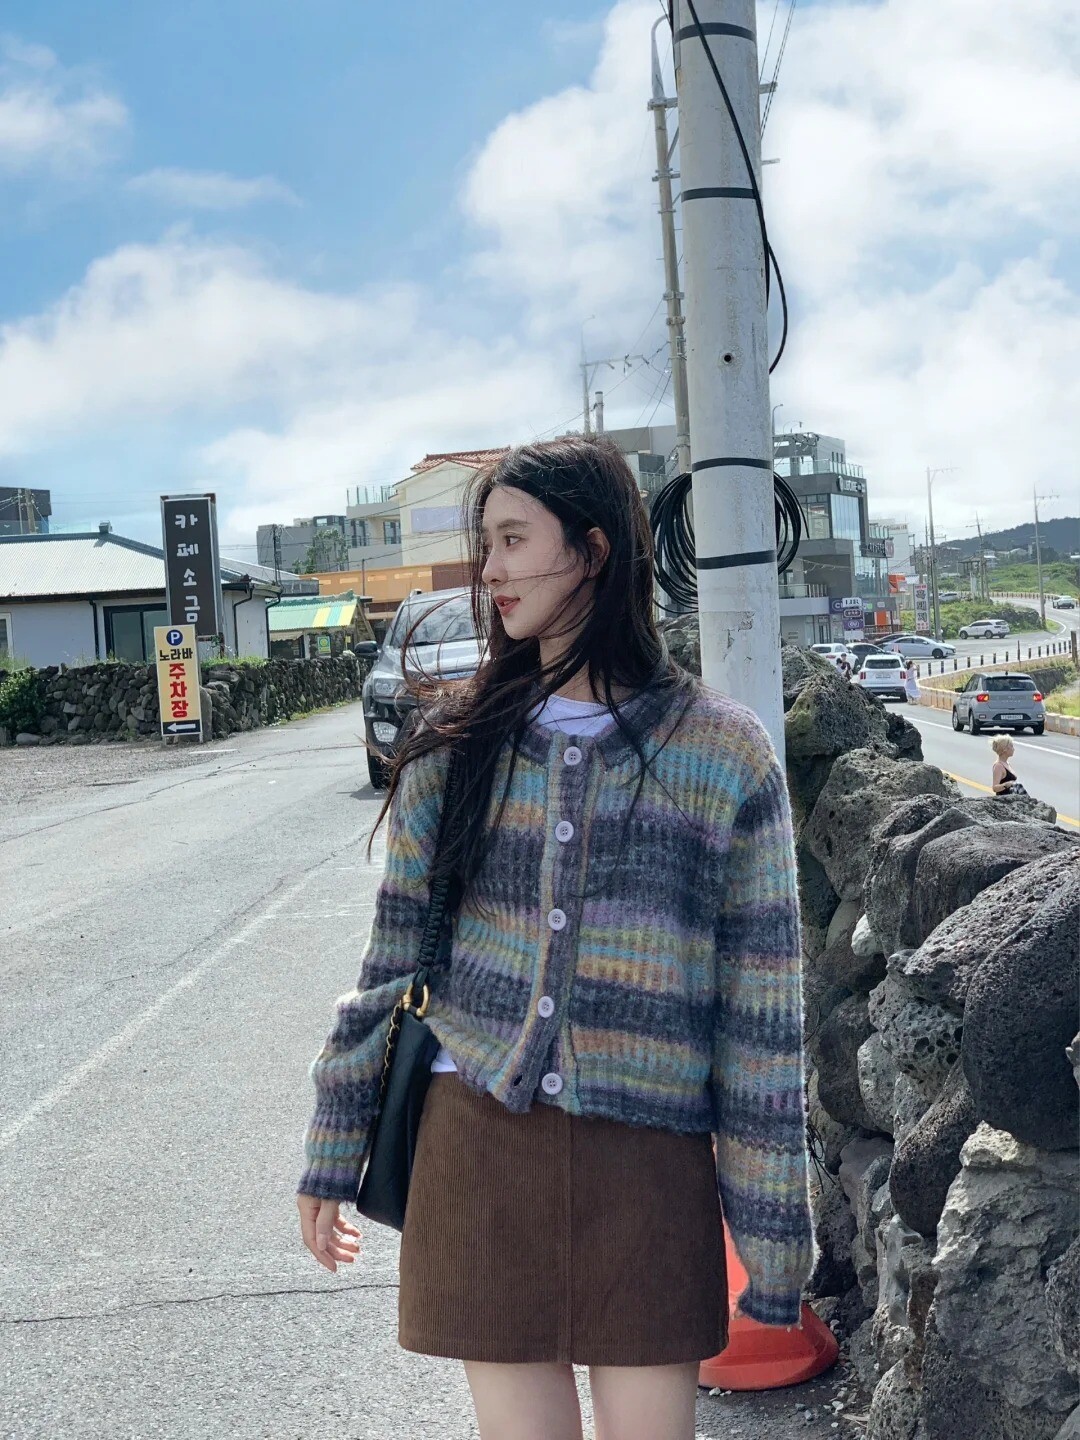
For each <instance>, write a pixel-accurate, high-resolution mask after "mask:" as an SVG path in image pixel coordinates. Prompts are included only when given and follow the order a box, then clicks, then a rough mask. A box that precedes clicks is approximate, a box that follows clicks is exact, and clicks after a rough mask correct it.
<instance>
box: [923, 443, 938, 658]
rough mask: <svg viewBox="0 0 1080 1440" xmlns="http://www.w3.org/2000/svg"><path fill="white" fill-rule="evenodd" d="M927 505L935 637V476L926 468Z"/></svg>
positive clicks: (935, 633)
mask: <svg viewBox="0 0 1080 1440" xmlns="http://www.w3.org/2000/svg"><path fill="white" fill-rule="evenodd" d="M926 503H927V506H928V508H929V513H930V600H931V604H932V606H933V615H934V637H935V639H936V638H937V637H938V636H939V635H940V634H941V607H940V605H939V604H938V583H937V550H936V548H935V545H934V476H933V472H932V471H931V469H930V467H929V465H928V466H927V467H926Z"/></svg>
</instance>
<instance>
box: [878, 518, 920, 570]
mask: <svg viewBox="0 0 1080 1440" xmlns="http://www.w3.org/2000/svg"><path fill="white" fill-rule="evenodd" d="M873 523H874V525H875V526H876V527H877V528H878V529H879V530H880V531H881V533H882V534H883V535H887V536H888V537H889V538H890V539H891V540H892V542H893V553H892V555H891V556H890V557H889V574H890V575H909V576H910V575H914V574H915V537H914V536H913V535H912V533H911V529H910V527H909V526H908V523H907V521H906V520H894V519H892V518H891V517H889V518H887V519H884V520H875V521H874V522H873Z"/></svg>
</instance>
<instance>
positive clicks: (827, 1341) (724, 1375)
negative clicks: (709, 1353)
mask: <svg viewBox="0 0 1080 1440" xmlns="http://www.w3.org/2000/svg"><path fill="white" fill-rule="evenodd" d="M724 1247H725V1251H726V1254H727V1274H728V1305H729V1312H728V1343H727V1347H726V1349H724V1350H722V1351H721V1353H720V1354H719V1355H714V1356H713V1358H712V1359H711V1360H703V1361H702V1362H701V1369H700V1371H699V1372H698V1384H699V1385H707V1386H708V1387H709V1389H710V1390H711V1389H713V1388H715V1387H719V1388H720V1389H721V1390H776V1389H778V1388H779V1387H780V1386H781V1385H801V1384H802V1382H803V1381H804V1380H810V1379H812V1378H813V1376H815V1375H820V1374H821V1372H822V1371H823V1370H828V1368H829V1366H830V1365H835V1364H836V1359H837V1356H838V1355H839V1353H840V1347H839V1346H838V1345H837V1343H836V1336H835V1335H834V1334H833V1333H832V1331H831V1330H830V1329H829V1327H828V1326H827V1325H826V1324H825V1322H824V1321H823V1320H821V1319H819V1318H818V1316H817V1315H815V1314H814V1312H813V1310H811V1309H810V1306H809V1305H806V1304H804V1305H803V1307H802V1317H801V1319H800V1322H799V1328H798V1329H797V1330H785V1329H784V1328H783V1327H782V1326H779V1325H761V1324H759V1323H758V1321H756V1320H751V1319H750V1318H749V1316H747V1315H736V1314H735V1303H736V1301H737V1300H738V1297H739V1296H740V1295H741V1294H742V1292H743V1291H744V1290H745V1289H746V1285H747V1281H748V1276H747V1274H746V1271H745V1270H744V1268H743V1264H742V1261H741V1260H740V1259H739V1257H738V1255H737V1254H736V1253H735V1246H734V1245H733V1244H732V1243H731V1235H730V1234H729V1232H728V1228H727V1225H726V1224H725V1226H724Z"/></svg>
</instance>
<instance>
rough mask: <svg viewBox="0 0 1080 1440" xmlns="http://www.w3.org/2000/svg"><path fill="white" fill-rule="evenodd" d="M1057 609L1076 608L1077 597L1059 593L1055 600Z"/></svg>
mask: <svg viewBox="0 0 1080 1440" xmlns="http://www.w3.org/2000/svg"><path fill="white" fill-rule="evenodd" d="M1054 609H1055V610H1075V609H1076V598H1075V596H1073V595H1059V596H1058V597H1057V599H1056V600H1055V601H1054Z"/></svg>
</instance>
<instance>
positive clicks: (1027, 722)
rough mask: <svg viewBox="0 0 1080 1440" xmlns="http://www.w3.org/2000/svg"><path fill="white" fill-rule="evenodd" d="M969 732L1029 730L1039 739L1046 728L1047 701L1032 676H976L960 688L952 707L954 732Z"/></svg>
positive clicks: (983, 672) (976, 733) (985, 674)
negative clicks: (989, 729)
mask: <svg viewBox="0 0 1080 1440" xmlns="http://www.w3.org/2000/svg"><path fill="white" fill-rule="evenodd" d="M965 727H966V728H967V729H968V730H969V731H970V732H971V734H972V735H978V733H979V731H980V730H985V729H988V728H994V729H998V730H1014V731H1020V730H1023V729H1024V728H1025V727H1029V728H1030V729H1031V730H1033V731H1034V732H1035V734H1036V735H1041V734H1042V733H1043V731H1044V730H1045V728H1046V707H1045V706H1044V704H1043V697H1042V695H1041V693H1040V691H1039V689H1038V686H1037V685H1036V684H1035V681H1034V680H1033V679H1032V678H1031V676H1030V675H1017V674H1012V675H1009V674H1006V675H990V674H987V673H986V672H985V671H982V672H976V673H975V674H974V675H972V676H971V678H970V679H969V680H968V681H967V683H966V684H964V685H962V686H960V687H959V689H958V692H957V696H956V699H955V700H954V701H953V707H952V728H953V729H954V730H963V729H964V728H965Z"/></svg>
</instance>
